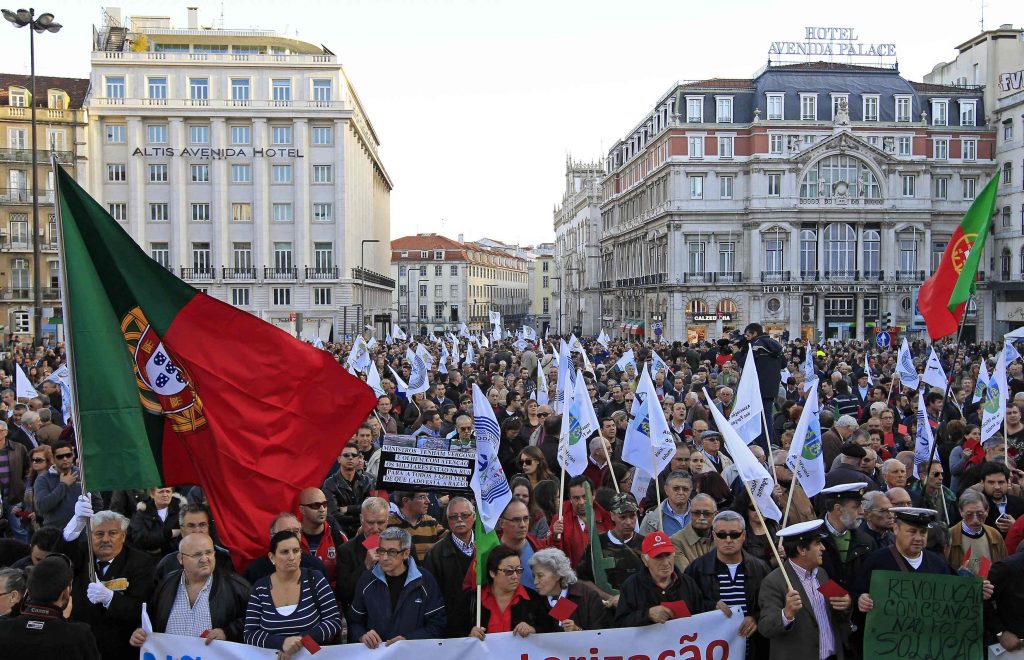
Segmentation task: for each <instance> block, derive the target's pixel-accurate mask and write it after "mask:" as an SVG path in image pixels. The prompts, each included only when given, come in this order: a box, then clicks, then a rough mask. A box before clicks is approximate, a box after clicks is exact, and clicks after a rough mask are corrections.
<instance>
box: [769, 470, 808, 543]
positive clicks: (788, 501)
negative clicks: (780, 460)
mask: <svg viewBox="0 0 1024 660" xmlns="http://www.w3.org/2000/svg"><path fill="white" fill-rule="evenodd" d="M803 460H804V453H803V452H800V454H799V455H797V457H796V471H795V472H793V482H792V483H791V484H789V496H788V497H787V498H786V511H785V512H784V513H783V514H782V526H783V527H785V526H786V521H788V520H789V507H790V505H791V504H793V491H795V490H796V486H797V484H798V483H800V465H801V464H802V463H803ZM772 465H775V460H774V458H773V459H772ZM775 483H778V481H776V482H775Z"/></svg>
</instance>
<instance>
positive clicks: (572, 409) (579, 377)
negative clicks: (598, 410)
mask: <svg viewBox="0 0 1024 660" xmlns="http://www.w3.org/2000/svg"><path fill="white" fill-rule="evenodd" d="M598 428H600V427H599V426H598V424H597V415H596V414H594V404H593V403H591V402H590V393H588V392H587V385H586V382H585V381H584V378H583V374H582V372H579V371H577V372H576V386H575V387H574V388H573V390H572V391H571V392H568V393H567V394H566V401H565V413H564V414H563V415H562V432H561V433H560V434H559V436H558V464H559V465H561V466H562V469H563V470H565V471H566V473H567V474H569V475H571V476H573V477H578V476H580V475H581V474H583V471H584V470H586V469H587V464H588V461H589V460H590V459H589V454H590V452H589V451H588V450H587V440H588V439H589V438H590V436H591V435H592V434H593V433H595V432H596V431H597V430H598Z"/></svg>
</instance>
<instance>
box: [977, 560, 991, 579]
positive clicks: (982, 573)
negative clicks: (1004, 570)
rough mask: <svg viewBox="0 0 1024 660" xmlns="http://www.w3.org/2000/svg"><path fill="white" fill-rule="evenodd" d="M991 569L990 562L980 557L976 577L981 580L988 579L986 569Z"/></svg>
mask: <svg viewBox="0 0 1024 660" xmlns="http://www.w3.org/2000/svg"><path fill="white" fill-rule="evenodd" d="M990 568H992V560H991V559H989V558H988V557H982V558H981V562H980V563H979V566H978V577H980V578H981V579H983V580H987V579H988V569H990Z"/></svg>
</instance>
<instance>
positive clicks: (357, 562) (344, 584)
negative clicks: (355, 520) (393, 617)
mask: <svg viewBox="0 0 1024 660" xmlns="http://www.w3.org/2000/svg"><path fill="white" fill-rule="evenodd" d="M365 540H366V537H365V536H363V533H362V532H360V533H358V534H356V535H355V537H353V538H352V540H351V541H349V542H348V543H344V544H342V546H341V547H340V548H338V572H337V578H338V579H337V583H336V584H335V587H334V592H335V594H337V596H338V603H339V605H340V606H341V607H343V608H346V609H347V608H348V606H349V605H351V604H352V597H353V596H354V595H355V592H356V583H357V582H359V578H360V577H362V575H363V572H365V571H366V548H365V547H364V546H363V541H365Z"/></svg>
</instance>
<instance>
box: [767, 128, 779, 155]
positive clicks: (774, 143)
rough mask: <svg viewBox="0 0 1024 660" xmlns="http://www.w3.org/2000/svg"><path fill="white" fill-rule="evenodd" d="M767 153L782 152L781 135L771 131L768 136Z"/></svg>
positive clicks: (776, 153)
mask: <svg viewBox="0 0 1024 660" xmlns="http://www.w3.org/2000/svg"><path fill="white" fill-rule="evenodd" d="M768 153H770V154H775V155H778V154H781V153H782V136H781V135H777V134H775V133H772V134H770V135H769V136H768Z"/></svg>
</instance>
